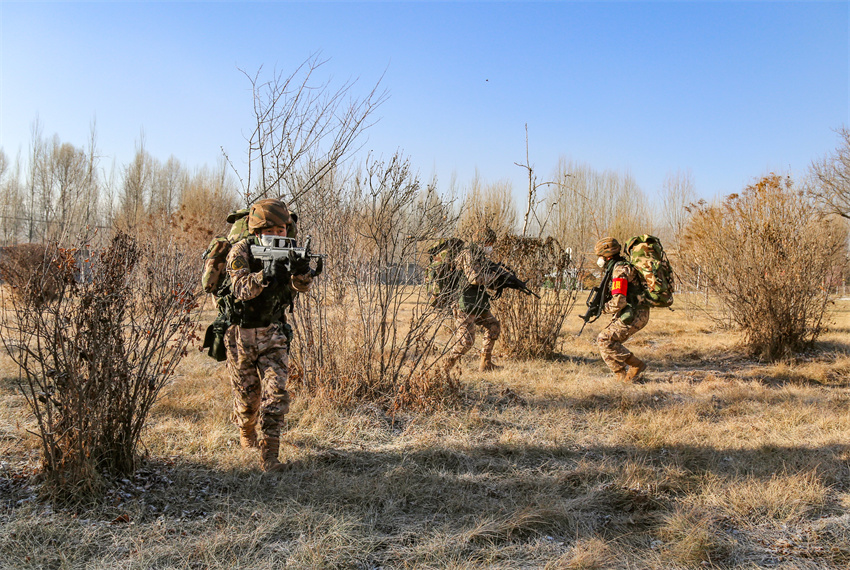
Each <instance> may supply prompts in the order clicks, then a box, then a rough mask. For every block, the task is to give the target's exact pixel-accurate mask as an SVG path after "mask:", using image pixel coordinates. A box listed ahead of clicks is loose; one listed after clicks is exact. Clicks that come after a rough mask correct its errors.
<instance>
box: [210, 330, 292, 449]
mask: <svg viewBox="0 0 850 570" xmlns="http://www.w3.org/2000/svg"><path fill="white" fill-rule="evenodd" d="M224 340H225V346H226V348H227V369H228V371H229V372H230V385H231V387H232V388H233V400H234V401H233V412H234V414H233V415H234V417H235V419H236V423H237V425H239V427H245V428H250V427H253V426H255V425H256V426H257V427H258V428H259V432H260V433H261V434H262V437H279V436H280V430H281V427H282V423H283V416H284V414H286V413H287V412H289V392H287V391H286V381H287V378H288V376H289V343H288V342H287V339H286V335H285V334H284V332H283V325H280V324H273V325H271V326H268V327H260V328H255V329H245V328H242V327H240V326H237V325H231V326H230V327H229V328H228V329H227V333H226V334H225V337H224Z"/></svg>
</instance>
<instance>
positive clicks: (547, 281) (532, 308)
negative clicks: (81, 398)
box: [493, 235, 576, 358]
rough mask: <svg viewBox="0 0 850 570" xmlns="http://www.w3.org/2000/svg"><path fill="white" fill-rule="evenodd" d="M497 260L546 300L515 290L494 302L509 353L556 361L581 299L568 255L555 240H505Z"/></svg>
mask: <svg viewBox="0 0 850 570" xmlns="http://www.w3.org/2000/svg"><path fill="white" fill-rule="evenodd" d="M493 255H494V257H495V258H496V259H497V260H499V261H500V262H502V263H503V264H504V265H506V266H508V267H510V268H511V269H512V270H514V272H515V273H516V274H517V277H519V278H520V279H522V280H523V281H527V285H528V286H529V287H530V288H531V289H532V290H534V291H536V292H538V293H539V295H540V297H541V298H540V299H537V298H535V297H533V296H530V295H523V294H521V293H518V292H515V291H513V292H509V293H507V294H505V295H504V296H503V297H501V298H499V299H497V300H494V302H493V308H494V312H495V313H496V314H497V316H498V317H499V319H500V320H501V322H502V335H501V340H502V347H503V349H504V351H505V352H506V353H507V354H509V355H511V356H515V357H521V358H534V357H543V358H547V357H551V356H552V355H553V354H554V353H555V350H556V349H557V342H558V335H559V334H560V332H561V328H562V327H563V325H564V321H565V320H566V318H567V316H568V315H569V314H570V311H571V310H572V308H573V306H574V305H575V300H576V286H575V285H576V283H575V272H574V271H572V269H573V267H572V259H571V257H570V255H569V253H567V252H566V251H565V250H564V248H562V247H561V245H560V244H559V243H558V242H557V241H556V240H555V239H554V238H551V237H550V238H547V239H545V240H540V239H536V238H524V237H517V236H512V235H506V236H503V237H502V238H500V239H499V241H498V242H497V243H496V246H495V247H494V249H493Z"/></svg>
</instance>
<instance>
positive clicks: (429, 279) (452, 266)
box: [425, 238, 464, 309]
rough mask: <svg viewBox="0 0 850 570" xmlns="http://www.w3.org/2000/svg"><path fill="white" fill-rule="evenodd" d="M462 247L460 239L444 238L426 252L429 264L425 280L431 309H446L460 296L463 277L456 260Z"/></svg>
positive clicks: (462, 243)
mask: <svg viewBox="0 0 850 570" xmlns="http://www.w3.org/2000/svg"><path fill="white" fill-rule="evenodd" d="M463 247H464V242H463V240H462V239H460V238H446V239H441V240H440V241H439V242H438V243H437V245H435V246H434V247H432V248H431V249H429V250H428V255H429V259H430V263H429V264H428V269H427V271H426V274H425V279H426V285H427V287H428V296H429V304H430V305H431V306H432V307H435V308H438V309H447V308H449V307H451V305H452V303H453V302H454V301H455V300H456V299H457V297H458V295H459V294H460V290H461V288H462V285H463V280H464V276H463V271H461V270H460V268H459V267H457V263H456V258H457V255H458V254H459V253H460V251H461V250H462V249H463Z"/></svg>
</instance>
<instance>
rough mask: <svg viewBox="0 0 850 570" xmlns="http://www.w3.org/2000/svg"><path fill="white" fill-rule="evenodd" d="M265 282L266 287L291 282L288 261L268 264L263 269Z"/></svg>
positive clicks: (277, 260)
mask: <svg viewBox="0 0 850 570" xmlns="http://www.w3.org/2000/svg"><path fill="white" fill-rule="evenodd" d="M263 281H264V282H265V283H266V285H274V284H276V283H286V282H287V281H289V270H288V269H287V268H286V261H285V260H283V259H276V260H274V261H273V262H271V263H267V264H266V265H265V267H263Z"/></svg>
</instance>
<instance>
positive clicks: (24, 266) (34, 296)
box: [0, 243, 62, 306]
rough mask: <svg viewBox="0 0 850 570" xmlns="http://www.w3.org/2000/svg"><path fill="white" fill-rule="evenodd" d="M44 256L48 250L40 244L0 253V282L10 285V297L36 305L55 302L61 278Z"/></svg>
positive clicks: (49, 259) (26, 244) (11, 248)
mask: <svg viewBox="0 0 850 570" xmlns="http://www.w3.org/2000/svg"><path fill="white" fill-rule="evenodd" d="M47 254H48V247H47V246H46V245H44V244H40V243H24V244H20V245H13V246H9V247H5V248H3V249H2V250H0V279H2V280H3V281H4V282H6V283H8V284H9V285H10V287H11V291H12V294H13V295H15V297H16V298H18V299H19V300H20V301H22V302H26V303H32V304H34V305H36V306H39V305H41V304H43V303H45V302H49V301H54V300H56V295H57V294H58V292H59V289H60V288H61V280H62V276H61V274H60V271H59V269H58V267H57V266H56V265H55V264H53V263H52V262H51V256H50V255H47Z"/></svg>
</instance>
